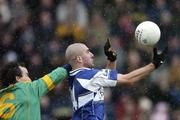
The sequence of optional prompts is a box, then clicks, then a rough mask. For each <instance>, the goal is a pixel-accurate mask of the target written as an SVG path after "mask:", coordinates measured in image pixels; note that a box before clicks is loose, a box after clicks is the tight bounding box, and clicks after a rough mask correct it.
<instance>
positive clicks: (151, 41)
mask: <svg viewBox="0 0 180 120" xmlns="http://www.w3.org/2000/svg"><path fill="white" fill-rule="evenodd" d="M160 36H161V31H160V29H159V26H158V25H157V24H155V23H154V22H151V21H144V22H142V23H140V24H139V25H138V26H137V28H136V30H135V38H136V40H137V41H138V43H139V44H140V45H144V46H154V45H156V43H157V42H158V41H159V39H160Z"/></svg>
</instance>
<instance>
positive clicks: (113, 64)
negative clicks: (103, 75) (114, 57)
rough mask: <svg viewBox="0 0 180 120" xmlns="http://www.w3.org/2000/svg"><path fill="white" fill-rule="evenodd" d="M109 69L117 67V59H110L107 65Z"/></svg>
mask: <svg viewBox="0 0 180 120" xmlns="http://www.w3.org/2000/svg"><path fill="white" fill-rule="evenodd" d="M106 68H107V69H111V70H112V69H116V61H114V62H111V61H109V60H108V63H107V66H106Z"/></svg>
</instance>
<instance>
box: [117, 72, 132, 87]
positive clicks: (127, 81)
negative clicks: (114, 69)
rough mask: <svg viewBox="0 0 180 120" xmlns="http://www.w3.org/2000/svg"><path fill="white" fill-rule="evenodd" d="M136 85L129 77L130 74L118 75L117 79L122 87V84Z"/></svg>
mask: <svg viewBox="0 0 180 120" xmlns="http://www.w3.org/2000/svg"><path fill="white" fill-rule="evenodd" d="M133 83H134V80H133V79H132V78H131V77H129V76H128V74H124V75H123V74H118V77H117V85H120V84H130V85H131V84H133Z"/></svg>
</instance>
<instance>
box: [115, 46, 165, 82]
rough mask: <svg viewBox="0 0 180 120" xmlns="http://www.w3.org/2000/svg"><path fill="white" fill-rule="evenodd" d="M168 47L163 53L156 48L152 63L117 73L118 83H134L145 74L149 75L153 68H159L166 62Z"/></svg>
mask: <svg viewBox="0 0 180 120" xmlns="http://www.w3.org/2000/svg"><path fill="white" fill-rule="evenodd" d="M167 51H168V49H167V48H165V49H164V50H163V52H162V53H158V52H157V49H156V48H154V50H153V53H154V56H153V60H152V63H150V64H148V65H146V66H144V67H141V68H139V69H136V70H134V71H132V72H130V73H128V74H124V75H123V74H118V75H117V84H122V83H134V82H136V81H139V80H141V79H142V78H144V77H145V76H147V75H149V74H150V73H151V72H152V71H153V70H155V69H157V68H158V67H159V66H160V65H161V64H162V63H164V61H165V58H166V55H167Z"/></svg>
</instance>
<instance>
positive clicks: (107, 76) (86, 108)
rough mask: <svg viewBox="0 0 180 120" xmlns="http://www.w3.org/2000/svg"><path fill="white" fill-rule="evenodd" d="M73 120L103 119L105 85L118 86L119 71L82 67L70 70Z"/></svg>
mask: <svg viewBox="0 0 180 120" xmlns="http://www.w3.org/2000/svg"><path fill="white" fill-rule="evenodd" d="M69 83H70V91H71V99H72V103H73V108H74V113H73V117H72V119H73V120H103V118H104V90H103V87H112V86H116V83H117V71H116V70H109V69H102V70H98V69H90V68H80V69H76V70H73V71H71V72H70V77H69Z"/></svg>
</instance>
